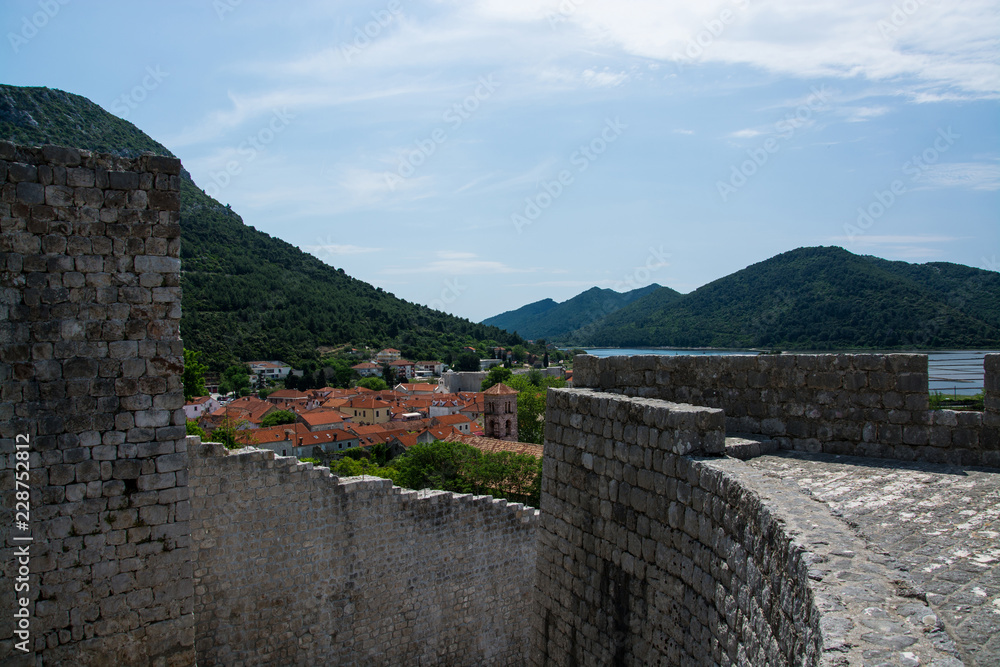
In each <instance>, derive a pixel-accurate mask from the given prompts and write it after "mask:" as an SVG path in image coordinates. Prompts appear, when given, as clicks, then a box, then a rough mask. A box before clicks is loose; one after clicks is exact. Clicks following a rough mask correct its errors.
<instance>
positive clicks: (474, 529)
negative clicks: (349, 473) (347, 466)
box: [190, 438, 538, 665]
mask: <svg viewBox="0 0 1000 667" xmlns="http://www.w3.org/2000/svg"><path fill="white" fill-rule="evenodd" d="M191 441H192V447H191V477H190V488H191V504H192V521H191V546H192V555H193V558H194V561H195V571H194V589H195V605H194V612H195V619H196V627H197V649H198V661H199V664H206V665H234V664H242V665H321V664H330V665H373V664H379V665H403V664H428V665H437V664H456V665H460V664H461V665H465V664H468V665H471V664H474V665H520V664H524V663H525V662H526V660H527V657H528V648H529V644H528V637H529V632H528V631H529V628H530V618H531V599H532V586H533V584H534V563H535V534H536V526H537V523H538V510H536V509H533V508H526V507H524V506H523V505H520V504H510V505H508V504H507V501H505V500H494V499H492V498H490V497H489V496H471V495H457V494H452V493H446V492H443V491H420V492H418V491H409V490H404V489H400V488H399V487H394V486H393V485H392V482H390V481H389V480H387V479H379V478H375V477H349V478H344V479H341V480H339V481H338V480H337V478H336V477H333V476H331V474H330V471H329V469H313V467H312V464H306V463H299V462H298V461H297V460H296V459H294V458H290V457H289V458H284V457H275V455H274V452H271V451H260V450H257V451H242V452H238V453H236V454H233V455H228V454H227V451H226V449H225V448H224V447H223V446H222V445H215V444H210V445H201V444H198V443H197V438H192V439H191Z"/></svg>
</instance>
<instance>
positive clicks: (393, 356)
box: [375, 347, 402, 364]
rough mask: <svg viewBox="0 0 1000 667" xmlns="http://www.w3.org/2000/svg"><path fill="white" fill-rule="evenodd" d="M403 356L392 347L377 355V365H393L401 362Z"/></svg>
mask: <svg viewBox="0 0 1000 667" xmlns="http://www.w3.org/2000/svg"><path fill="white" fill-rule="evenodd" d="M401 356H402V353H401V352H400V351H399V350H397V349H395V348H392V347H387V348H385V349H384V350H382V351H381V352H379V353H378V354H376V355H375V361H376V363H379V364H388V363H392V362H393V361H397V360H399V358H400V357H401Z"/></svg>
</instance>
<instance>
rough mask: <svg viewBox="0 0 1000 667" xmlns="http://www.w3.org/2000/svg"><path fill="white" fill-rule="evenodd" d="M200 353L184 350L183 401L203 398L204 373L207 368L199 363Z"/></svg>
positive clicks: (206, 391)
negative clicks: (198, 397) (197, 397)
mask: <svg viewBox="0 0 1000 667" xmlns="http://www.w3.org/2000/svg"><path fill="white" fill-rule="evenodd" d="M200 359H201V352H195V351H194V350H188V349H185V350H184V379H183V382H184V400H185V401H190V400H191V399H192V398H195V397H196V396H205V395H206V394H208V390H207V389H205V371H207V370H208V366H206V365H205V364H203V363H201V360H200Z"/></svg>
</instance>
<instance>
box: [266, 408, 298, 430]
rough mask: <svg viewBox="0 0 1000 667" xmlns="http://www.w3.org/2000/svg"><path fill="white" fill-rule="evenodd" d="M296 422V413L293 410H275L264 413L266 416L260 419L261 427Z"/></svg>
mask: <svg viewBox="0 0 1000 667" xmlns="http://www.w3.org/2000/svg"><path fill="white" fill-rule="evenodd" d="M294 423H295V413H294V412H292V411H291V410H275V411H274V412H270V413H268V414H266V415H264V418H263V419H261V420H260V426H261V428H268V427H270V426H281V425H282V424H294Z"/></svg>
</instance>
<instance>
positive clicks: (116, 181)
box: [108, 171, 139, 207]
mask: <svg viewBox="0 0 1000 667" xmlns="http://www.w3.org/2000/svg"><path fill="white" fill-rule="evenodd" d="M108 187H109V188H111V189H112V190H137V189H138V188H139V174H137V173H135V172H132V171H109V172H108ZM124 203H125V202H124V199H122V201H121V202H120V203H119V204H118V206H119V207H120V206H121V205H123V204H124Z"/></svg>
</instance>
